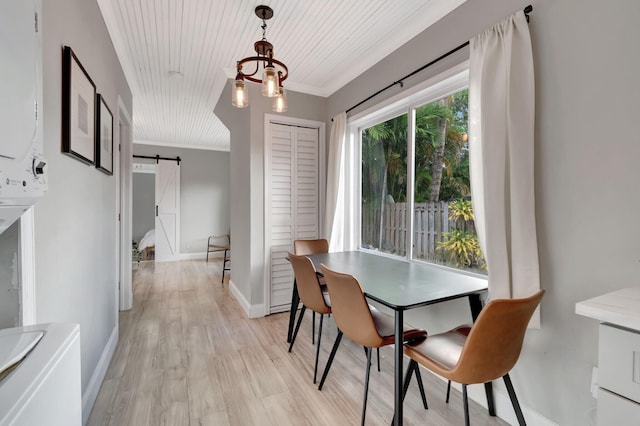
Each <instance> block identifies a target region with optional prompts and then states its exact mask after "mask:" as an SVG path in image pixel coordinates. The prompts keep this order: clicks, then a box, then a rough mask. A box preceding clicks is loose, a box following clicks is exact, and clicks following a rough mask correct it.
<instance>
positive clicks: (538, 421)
mask: <svg viewBox="0 0 640 426" xmlns="http://www.w3.org/2000/svg"><path fill="white" fill-rule="evenodd" d="M405 359H406V358H405ZM435 376H436V377H438V378H439V379H440V380H442V381H444V382H445V383H446V381H447V380H446V379H445V378H443V377H440V376H438V375H435ZM451 387H452V388H454V389H457V390H458V391H459V392H462V385H460V384H458V383H451ZM514 387H515V385H514ZM467 393H468V395H469V399H471V400H473V401H475V402H477V403H478V404H480V405H481V406H483V407H484V408H487V397H486V394H485V392H484V386H483V385H470V386H467ZM517 395H518V389H517V388H516V396H517ZM493 402H494V404H495V409H496V415H497V416H498V417H500V418H501V419H502V420H504V421H505V422H507V423H509V424H511V425H517V424H518V419H517V418H516V413H515V411H513V405H511V400H510V399H509V395H507V394H504V393H502V392H499V391H498V390H497V389H496V388H495V386H494V387H493ZM518 402H519V403H520V408H521V409H522V414H523V415H524V418H525V420H526V421H527V424H528V425H530V426H558V424H557V423H555V422H552V421H551V420H549V419H548V418H546V417H545V416H543V415H542V414H540V413H539V412H537V411H536V410H534V409H532V408H530V407H528V406H526V405H525V404H523V403H522V401H520V400H519V401H518Z"/></svg>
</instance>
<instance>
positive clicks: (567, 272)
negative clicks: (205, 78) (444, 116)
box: [327, 0, 640, 425]
mask: <svg viewBox="0 0 640 426" xmlns="http://www.w3.org/2000/svg"><path fill="white" fill-rule="evenodd" d="M527 3H529V2H507V1H504V0H468V1H467V2H466V3H465V4H463V5H462V6H460V7H459V8H458V9H456V10H455V11H453V12H452V13H450V14H449V15H448V16H446V17H445V18H444V19H442V20H441V21H440V22H438V23H436V24H435V25H434V26H433V27H432V28H429V29H427V30H426V31H424V32H423V33H422V34H420V35H419V36H417V37H416V38H415V39H414V40H412V41H411V42H409V43H408V44H407V45H405V46H404V47H402V48H401V49H399V50H398V51H396V52H394V53H393V54H392V55H390V56H389V57H387V58H386V59H384V60H383V61H381V62H380V63H378V64H377V65H376V66H374V67H373V68H372V69H370V70H369V71H367V72H365V73H364V74H363V75H362V76H360V77H359V78H357V79H356V80H355V81H353V82H352V83H350V84H348V85H347V86H345V87H344V88H343V89H341V90H340V91H338V92H337V93H335V94H334V95H333V96H331V97H330V98H329V100H328V114H327V116H328V117H331V116H333V115H335V114H336V113H338V112H340V111H343V110H344V109H346V108H348V107H350V106H352V105H353V104H355V103H357V102H358V101H360V100H361V99H364V98H365V97H367V96H368V95H369V94H370V93H372V92H374V91H376V90H378V89H379V88H382V87H384V86H386V85H387V84H389V83H390V82H392V81H394V80H395V79H397V78H399V77H401V76H402V75H405V74H407V73H408V72H410V71H412V70H413V69H415V68H417V67H419V66H420V65H422V64H424V63H427V62H429V61H430V60H431V59H433V58H435V57H437V56H439V55H440V54H442V53H443V52H446V51H448V50H449V49H451V48H453V47H455V46H457V45H458V44H460V43H462V42H464V41H465V40H466V39H469V38H470V37H472V36H473V35H475V34H477V33H479V32H480V31H482V30H483V29H484V28H486V27H488V26H490V25H492V24H493V23H495V22H497V21H499V20H501V19H502V18H504V17H505V16H507V15H509V14H511V13H513V12H515V11H517V10H518V9H521V8H523V7H524V6H525V5H526V4H527ZM531 3H532V4H533V13H532V14H531V23H530V30H531V34H532V41H533V50H534V60H535V70H536V141H535V143H536V148H535V163H536V170H535V171H536V182H535V184H536V204H537V205H536V217H537V222H538V242H539V252H540V269H541V270H540V272H541V280H542V286H543V288H545V289H547V294H546V295H545V298H544V300H543V302H542V311H541V314H542V328H541V329H540V330H529V331H528V334H527V338H526V341H525V345H524V349H523V352H522V356H521V358H520V361H519V363H518V365H517V366H516V368H515V370H514V371H513V373H512V378H513V380H514V385H515V387H516V391H517V392H518V396H519V398H520V400H521V402H522V403H524V404H525V405H526V406H528V407H530V408H532V409H533V410H536V411H537V412H539V413H540V414H542V415H543V416H545V417H547V418H548V419H550V420H551V421H553V422H556V423H557V424H560V425H584V424H588V422H589V419H590V418H591V416H592V415H593V410H592V409H593V407H595V403H596V402H595V400H594V399H593V398H592V397H591V394H590V392H589V385H590V379H591V367H592V366H593V365H596V364H597V343H598V333H597V324H596V321H594V320H590V319H587V318H584V317H580V316H577V315H575V314H574V310H575V303H576V302H578V301H581V300H584V299H587V298H590V297H594V296H596V295H600V294H603V293H607V292H610V291H613V290H617V289H620V288H624V287H630V286H637V281H638V274H639V272H640V263H639V262H638V259H639V258H640V246H639V245H638V237H639V236H640V235H639V232H638V229H637V227H635V226H634V225H633V223H635V222H634V215H636V213H637V212H638V211H640V191H638V183H639V182H640V167H638V164H637V163H638V159H639V158H640V143H639V141H638V136H637V135H638V132H637V119H638V116H640V108H639V107H638V98H640V90H639V89H638V87H639V86H638V84H637V76H638V75H640V56H639V55H638V54H637V51H638V48H637V40H639V39H640V27H639V26H638V25H637V22H636V21H637V17H638V16H640V3H638V2H632V1H620V0H617V1H613V2H600V1H594V0H565V1H548V0H540V1H532V2H531ZM467 57H468V50H467V51H466V52H461V54H460V55H457V57H453V58H450V60H448V61H446V63H442V64H441V65H440V66H439V67H438V69H435V68H432V69H430V70H428V71H425V72H424V73H422V74H420V75H419V76H416V77H414V78H413V79H411V80H409V81H407V82H406V85H405V88H406V87H408V86H411V85H414V84H416V83H419V82H421V81H424V80H425V79H426V78H427V77H428V76H429V75H432V74H434V73H436V72H438V70H439V69H443V68H446V67H448V66H451V65H452V64H455V63H457V62H459V61H460V60H464V59H466V58H467ZM400 90H401V89H399V88H397V89H394V90H391V91H389V92H387V93H386V94H385V95H383V96H380V97H378V98H376V100H375V101H370V102H369V103H368V105H372V104H374V103H375V102H379V101H380V100H382V99H384V98H385V97H388V96H391V95H393V94H395V93H398V92H399V91H400ZM365 108H366V106H365ZM356 112H357V111H356ZM605 206H609V208H607V207H605ZM467 311H468V307H467V306H466V303H451V304H450V305H449V306H440V307H437V308H435V309H423V310H421V311H420V312H418V313H413V314H412V315H411V316H409V319H410V321H411V322H412V323H414V324H416V325H422V326H426V327H427V328H428V330H429V332H430V333H432V332H437V331H440V330H443V329H446V328H447V327H450V326H451V325H453V324H455V323H458V322H460V321H461V320H464V318H465V317H467V319H468V314H467ZM498 391H499V392H502V393H504V392H505V391H504V389H503V388H502V386H499V389H498ZM505 410H506V411H511V408H510V407H508V406H507V407H506V408H505Z"/></svg>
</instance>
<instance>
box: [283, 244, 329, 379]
mask: <svg viewBox="0 0 640 426" xmlns="http://www.w3.org/2000/svg"><path fill="white" fill-rule="evenodd" d="M289 260H290V261H291V266H293V272H294V274H295V276H296V281H297V285H298V293H299V295H300V300H302V310H301V311H300V314H299V316H298V323H297V324H296V328H295V331H294V332H293V337H292V339H291V344H290V345H289V352H291V349H292V348H293V343H294V342H295V341H296V336H297V335H298V330H299V329H300V323H301V322H302V317H303V316H304V313H305V310H306V309H307V308H309V309H311V310H312V311H313V312H314V313H316V312H317V313H319V314H320V326H319V327H318V344H317V346H316V361H315V365H314V367H313V383H315V382H316V377H317V375H318V355H319V354H320V341H321V340H322V321H323V319H324V315H325V314H330V313H331V302H330V300H329V294H328V293H327V292H326V290H325V291H323V290H322V289H321V287H320V283H319V281H318V274H316V268H314V267H313V262H311V259H309V258H308V257H307V256H296V255H295V254H293V253H289Z"/></svg>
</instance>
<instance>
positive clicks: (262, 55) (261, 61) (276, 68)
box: [231, 6, 289, 112]
mask: <svg viewBox="0 0 640 426" xmlns="http://www.w3.org/2000/svg"><path fill="white" fill-rule="evenodd" d="M255 13H256V16H257V17H258V18H260V19H262V26H261V27H260V28H262V40H258V41H256V42H255V43H254V44H253V47H254V49H255V50H256V54H257V56H249V57H246V58H244V59H241V60H239V61H238V62H237V64H236V68H237V70H238V73H237V74H236V79H235V80H234V81H233V87H232V93H231V103H232V104H233V106H235V107H237V108H244V107H246V106H248V105H249V96H248V91H247V87H246V86H245V80H249V81H253V82H254V83H260V84H262V94H263V95H264V96H266V97H268V98H274V102H273V110H274V111H276V112H284V111H286V110H287V97H286V93H285V91H284V88H283V87H282V82H283V81H285V80H286V78H287V77H288V76H289V70H288V69H287V66H286V65H285V64H283V63H282V62H280V61H278V60H277V59H275V58H274V57H273V45H272V44H271V43H269V42H268V41H267V37H266V32H267V19H271V18H272V17H273V9H271V8H270V7H269V6H258V7H256V10H255ZM250 62H254V63H255V70H253V72H252V73H251V74H245V73H244V72H243V71H242V67H243V65H245V64H248V63H250ZM260 68H262V75H261V78H260V77H259V76H258V72H259V71H260Z"/></svg>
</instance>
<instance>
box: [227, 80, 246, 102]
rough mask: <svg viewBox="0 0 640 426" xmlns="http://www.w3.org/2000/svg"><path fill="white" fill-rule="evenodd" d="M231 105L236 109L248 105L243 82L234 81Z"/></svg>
mask: <svg viewBox="0 0 640 426" xmlns="http://www.w3.org/2000/svg"><path fill="white" fill-rule="evenodd" d="M231 103H232V104H233V106H234V107H236V108H244V107H246V106H248V105H249V93H248V91H247V87H246V86H245V84H244V81H242V80H234V85H233V91H232V93H231Z"/></svg>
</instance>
